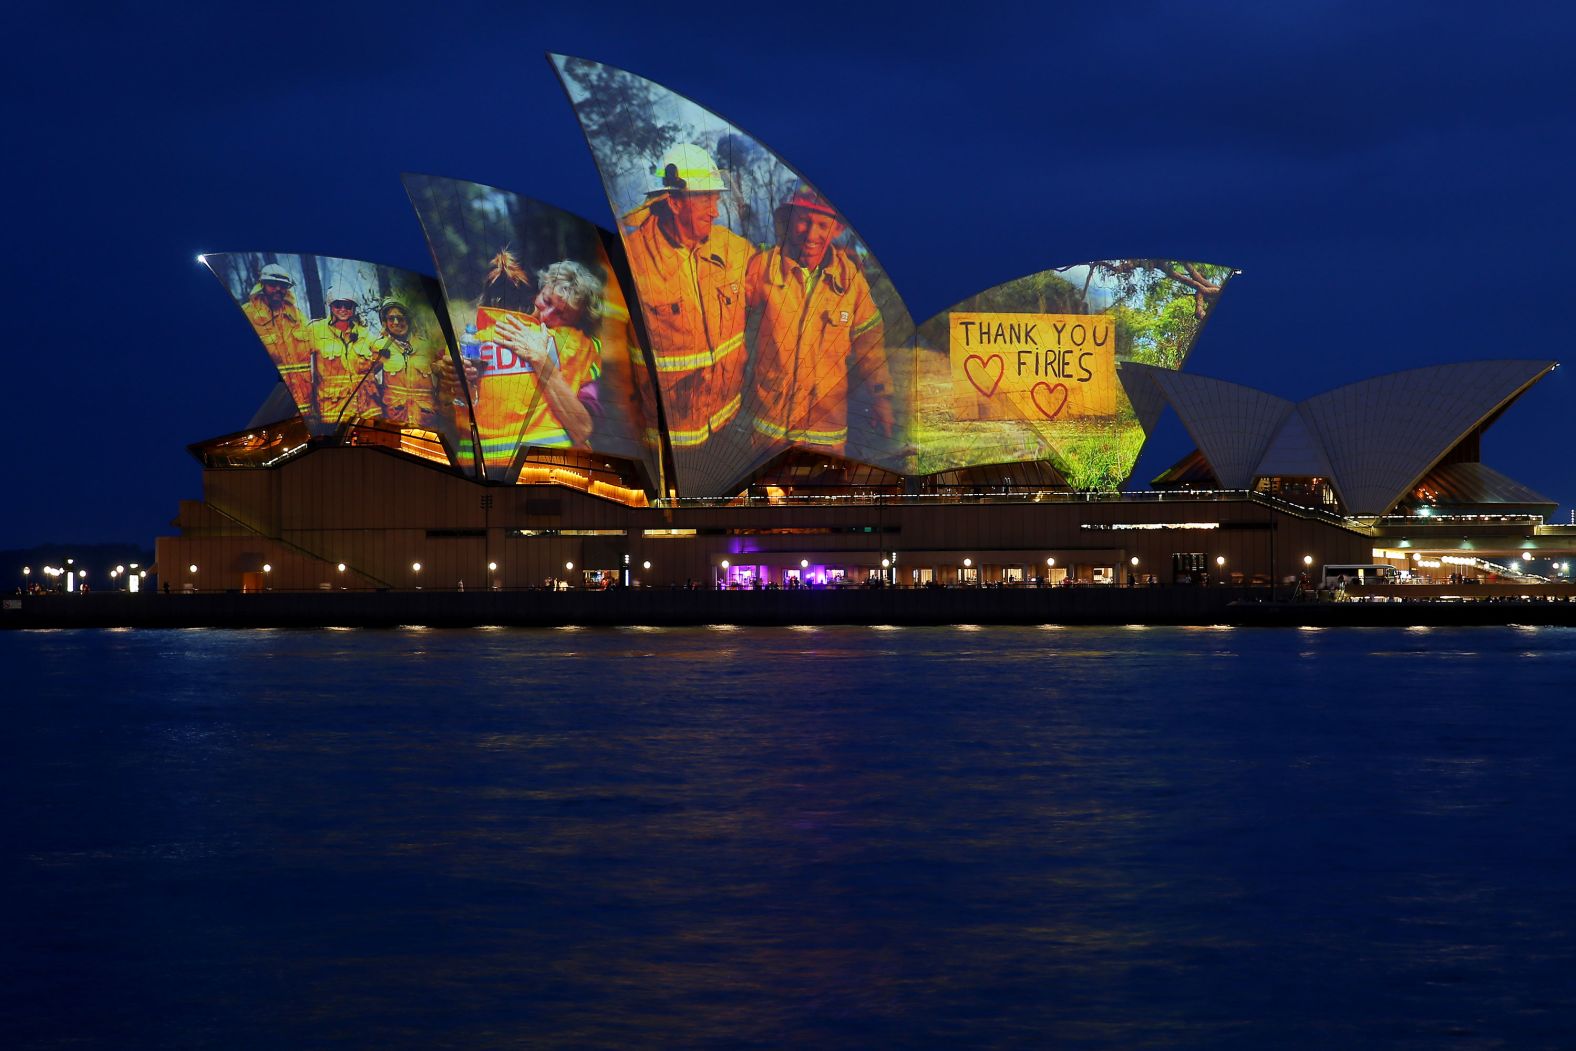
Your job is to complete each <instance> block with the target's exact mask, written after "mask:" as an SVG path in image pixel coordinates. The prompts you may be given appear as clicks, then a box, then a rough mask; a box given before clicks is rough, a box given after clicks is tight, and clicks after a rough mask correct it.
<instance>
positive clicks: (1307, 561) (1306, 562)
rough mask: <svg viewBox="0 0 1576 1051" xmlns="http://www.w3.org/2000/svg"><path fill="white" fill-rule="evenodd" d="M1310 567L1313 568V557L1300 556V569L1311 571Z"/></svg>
mask: <svg viewBox="0 0 1576 1051" xmlns="http://www.w3.org/2000/svg"><path fill="white" fill-rule="evenodd" d="M1312 567H1313V556H1312V555H1303V556H1302V568H1303V569H1311V568H1312Z"/></svg>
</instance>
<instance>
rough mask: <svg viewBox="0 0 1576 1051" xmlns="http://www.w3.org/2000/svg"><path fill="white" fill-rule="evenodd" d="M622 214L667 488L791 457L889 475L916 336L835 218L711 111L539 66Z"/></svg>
mask: <svg viewBox="0 0 1576 1051" xmlns="http://www.w3.org/2000/svg"><path fill="white" fill-rule="evenodd" d="M552 59H553V62H554V63H555V65H556V67H557V69H558V71H559V74H560V76H561V77H562V79H563V81H564V84H565V87H566V88H567V90H568V92H569V96H570V101H571V102H572V103H573V105H574V107H575V110H576V114H577V116H578V117H579V119H580V122H581V126H582V127H583V128H584V130H585V133H586V137H587V140H588V141H589V143H590V145H591V150H592V153H593V154H594V155H595V157H596V161H597V165H598V167H599V169H600V170H601V173H602V179H603V183H604V186H605V188H606V190H607V193H608V197H609V199H610V201H611V202H612V205H613V209H614V212H615V214H616V215H617V216H618V217H619V233H620V234H621V236H622V237H623V240H624V246H625V250H626V254H627V256H628V260H629V267H630V272H631V274H632V275H633V279H634V283H635V290H636V293H637V295H638V298H639V300H640V304H641V308H642V311H643V317H644V320H645V327H646V332H647V335H648V337H649V339H650V341H651V344H652V346H651V351H652V361H653V365H654V368H655V375H656V378H657V385H658V389H659V391H660V395H661V400H662V407H663V412H664V414H665V417H666V422H667V433H668V436H669V441H670V443H671V446H672V450H673V462H674V470H675V473H676V475H677V478H676V483H677V488H678V489H679V491H680V492H681V493H683V494H685V495H731V494H732V493H733V492H737V491H738V489H739V488H740V487H741V486H742V484H744V483H745V482H746V481H747V480H748V478H749V476H750V473H751V472H752V471H753V470H755V469H756V468H757V467H759V466H760V465H762V464H764V463H766V462H767V461H769V460H771V459H772V458H773V457H774V456H776V455H777V454H779V453H781V452H783V451H784V450H787V449H789V448H792V447H799V448H806V449H811V450H814V451H820V452H825V453H827V454H829V455H832V456H837V457H846V458H848V459H852V460H858V461H862V462H865V463H871V464H875V465H878V466H885V467H889V468H890V469H893V470H901V469H902V467H903V464H904V462H905V459H906V457H907V454H908V448H907V447H908V441H907V436H906V434H905V430H906V425H907V419H906V416H907V412H906V406H907V405H908V403H909V400H910V399H909V398H908V397H907V394H906V392H907V391H908V390H909V389H910V382H911V375H912V356H913V354H912V341H913V325H912V322H911V321H910V319H909V316H908V312H907V310H906V309H905V308H904V307H903V304H902V302H901V300H900V299H899V298H898V296H897V293H896V291H895V290H894V289H893V288H892V285H891V282H890V281H889V280H888V279H887V277H886V275H885V273H884V272H883V271H882V270H881V268H880V267H879V265H878V264H877V263H876V261H875V259H874V257H873V256H872V255H871V254H870V252H869V250H868V249H867V248H866V247H865V245H864V243H863V242H862V241H861V240H860V239H859V238H858V236H857V235H856V234H855V233H854V232H853V230H852V229H850V228H849V226H848V224H847V221H846V220H845V219H844V218H843V216H842V215H841V214H840V213H839V212H838V211H837V210H836V209H835V208H834V207H833V206H832V205H831V204H830V203H829V202H828V201H827V200H826V198H825V197H824V196H823V195H822V194H821V193H820V192H819V191H818V190H817V189H816V188H815V187H814V186H813V185H812V184H811V183H809V182H808V181H806V180H805V179H804V178H803V177H802V176H801V175H800V174H799V173H797V172H796V171H794V170H793V169H792V168H790V167H789V166H788V165H787V164H786V163H784V162H783V161H782V160H781V159H780V158H778V157H777V156H776V155H775V154H773V153H772V152H771V151H770V150H768V149H766V148H765V147H764V146H762V145H761V144H760V143H759V142H757V141H756V140H755V139H753V138H751V137H750V136H749V135H747V134H745V133H744V132H742V131H741V130H739V129H738V128H736V127H734V126H733V125H731V124H728V123H727V122H725V121H723V120H722V119H721V118H719V117H717V116H716V115H715V114H713V113H711V112H710V111H708V110H706V109H704V108H702V107H700V106H698V105H696V104H695V103H693V102H690V101H689V100H688V99H685V98H683V97H681V96H679V95H676V94H674V93H672V92H670V91H668V90H667V89H665V88H663V87H661V86H660V85H657V84H654V83H652V82H650V81H648V80H645V79H643V78H641V77H637V76H635V75H633V74H631V73H626V72H624V71H623V70H619V69H614V68H612V67H609V66H604V65H601V64H598V63H594V62H587V61H584V60H581V59H574V58H566V57H564V56H557V55H555V56H552Z"/></svg>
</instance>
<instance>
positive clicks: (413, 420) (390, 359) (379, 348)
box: [372, 296, 448, 431]
mask: <svg viewBox="0 0 1576 1051" xmlns="http://www.w3.org/2000/svg"><path fill="white" fill-rule="evenodd" d="M378 318H379V319H380V320H381V321H382V322H383V335H382V336H381V337H379V339H378V340H377V341H376V342H375V343H373V344H372V349H373V352H374V353H375V354H377V356H378V357H379V359H381V361H382V363H383V365H382V375H381V377H380V378H381V379H382V384H381V387H382V402H383V412H382V417H383V419H385V420H388V421H389V422H390V423H396V424H399V425H400V426H401V427H411V428H419V429H421V430H429V431H435V430H442V429H446V428H447V426H448V420H447V419H445V418H444V416H443V415H442V412H441V410H440V408H439V405H440V401H439V393H438V392H439V386H440V384H439V380H440V376H441V370H442V362H443V356H442V352H441V351H439V350H438V349H437V348H435V347H433V346H432V345H431V344H430V343H426V342H423V341H420V340H417V339H416V338H415V337H414V333H413V330H412V327H411V319H410V307H409V306H408V305H407V304H406V303H405V302H404V301H403V300H401V299H398V298H396V297H393V296H391V297H389V298H388V299H385V300H384V301H383V303H382V305H381V306H379V307H378Z"/></svg>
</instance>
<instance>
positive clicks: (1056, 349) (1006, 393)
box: [950, 311, 1116, 421]
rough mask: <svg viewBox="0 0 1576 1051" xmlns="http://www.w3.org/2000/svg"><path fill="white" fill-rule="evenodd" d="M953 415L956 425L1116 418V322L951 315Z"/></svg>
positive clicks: (1100, 317)
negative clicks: (983, 421)
mask: <svg viewBox="0 0 1576 1051" xmlns="http://www.w3.org/2000/svg"><path fill="white" fill-rule="evenodd" d="M950 318H951V322H950V328H951V357H952V396H953V409H954V412H955V413H956V415H957V417H958V419H963V420H1035V421H1045V420H1063V419H1070V418H1074V417H1080V416H1110V415H1114V414H1115V412H1116V322H1115V320H1114V319H1113V318H1111V317H1110V316H1108V315H1105V314H983V313H971V312H966V311H958V312H955V313H953V314H951V315H950Z"/></svg>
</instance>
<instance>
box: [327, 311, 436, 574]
mask: <svg viewBox="0 0 1576 1051" xmlns="http://www.w3.org/2000/svg"><path fill="white" fill-rule="evenodd" d="M340 313H344V311H340ZM410 571H411V572H412V573H420V572H421V563H420V562H412V563H411V564H410Z"/></svg>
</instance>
